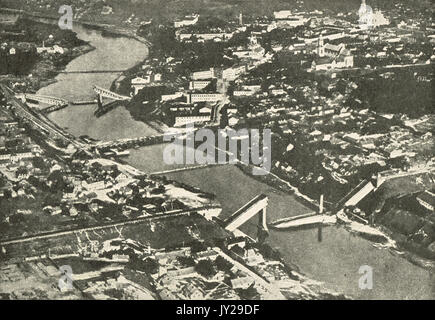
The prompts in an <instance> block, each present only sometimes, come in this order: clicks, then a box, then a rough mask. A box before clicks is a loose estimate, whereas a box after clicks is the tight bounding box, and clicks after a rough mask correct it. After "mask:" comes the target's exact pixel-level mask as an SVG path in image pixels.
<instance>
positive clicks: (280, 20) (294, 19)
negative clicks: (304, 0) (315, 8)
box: [273, 10, 308, 27]
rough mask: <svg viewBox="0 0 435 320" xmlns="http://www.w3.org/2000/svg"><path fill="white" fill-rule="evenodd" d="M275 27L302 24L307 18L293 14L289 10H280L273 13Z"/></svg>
mask: <svg viewBox="0 0 435 320" xmlns="http://www.w3.org/2000/svg"><path fill="white" fill-rule="evenodd" d="M273 15H274V18H275V25H276V26H277V27H298V26H303V25H304V24H305V22H307V21H308V19H306V18H304V17H303V16H300V15H293V14H292V13H291V11H290V10H281V11H276V12H274V13H273Z"/></svg>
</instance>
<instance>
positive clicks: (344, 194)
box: [0, 0, 435, 300]
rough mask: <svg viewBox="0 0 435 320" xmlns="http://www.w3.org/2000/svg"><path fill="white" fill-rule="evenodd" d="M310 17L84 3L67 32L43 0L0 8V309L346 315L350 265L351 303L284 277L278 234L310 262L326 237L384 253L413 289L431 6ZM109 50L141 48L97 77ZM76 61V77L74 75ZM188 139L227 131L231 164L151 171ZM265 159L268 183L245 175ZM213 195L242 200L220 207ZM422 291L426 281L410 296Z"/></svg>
mask: <svg viewBox="0 0 435 320" xmlns="http://www.w3.org/2000/svg"><path fill="white" fill-rule="evenodd" d="M6 2H8V1H6ZM18 2H23V3H25V2H26V3H27V2H28V1H24V0H23V1H18ZM73 2H75V1H73ZM217 2H219V1H217ZM371 2H372V3H371ZM309 3H311V1H305V2H304V1H301V0H299V1H294V3H292V5H291V6H290V5H289V6H288V7H286V6H285V5H280V6H277V8H275V9H273V10H272V11H271V12H269V13H268V14H262V15H259V14H254V13H252V11H250V10H244V8H237V11H231V12H232V14H227V15H224V14H222V15H221V14H216V15H213V14H209V13H208V14H207V12H206V11H205V12H202V11H201V10H193V9H192V10H191V9H188V6H187V7H186V8H185V10H186V12H184V11H183V12H181V11H180V12H178V13H176V14H174V15H168V16H165V17H162V15H161V14H155V15H151V16H148V15H147V14H144V15H143V16H141V15H140V14H139V12H140V11H137V12H138V13H137V14H134V13H132V14H131V15H130V14H127V12H128V10H129V9H126V8H124V9H125V10H126V11H125V12H124V11H123V9H122V8H120V7H119V6H118V5H113V4H112V1H91V2H90V3H89V4H78V3H77V5H76V6H75V7H74V9H75V15H74V23H76V21H79V22H80V23H82V24H83V25H80V27H79V28H84V29H86V28H89V29H86V31H83V32H82V31H77V29H74V28H73V29H72V30H60V29H59V28H58V27H57V25H56V23H57V22H56V20H53V19H56V18H55V17H57V16H58V14H57V9H58V8H57V7H56V5H57V3H56V1H54V0H39V1H35V2H32V4H29V6H31V7H32V6H34V7H33V8H34V9H35V10H33V12H32V11H27V10H26V9H24V10H23V9H22V7H17V6H16V5H15V4H14V3H12V2H11V3H8V4H7V5H6V7H7V8H4V9H3V8H2V11H0V16H1V18H0V42H1V43H2V44H1V48H0V56H1V59H0V89H1V90H0V230H1V237H0V247H1V252H0V269H1V270H2V272H1V274H0V276H1V278H0V297H1V298H2V299H103V300H106V299H124V300H126V299H139V300H156V299H163V300H200V299H201V300H203V299H206V300H207V299H208V300H219V299H231V300H233V299H235V300H240V299H242V300H265V299H266V300H268V299H290V300H292V299H298V300H301V299H308V300H310V299H352V298H354V297H355V295H358V293H357V291H358V290H359V289H358V278H357V276H358V274H357V272H358V268H359V265H358V266H352V267H353V268H354V269H355V273H356V275H355V277H356V278H355V279H356V280H355V281H354V282H355V283H354V285H355V288H353V287H352V288H350V284H349V282H348V281H349V280H343V279H341V280H331V281H333V284H334V285H331V284H330V283H328V279H329V277H328V276H326V275H325V273H321V272H320V271H318V270H315V268H309V267H307V264H308V263H306V264H304V267H305V268H308V271H306V272H307V273H305V270H304V267H302V266H300V265H299V263H297V262H294V260H293V259H300V262H301V263H305V261H303V258H301V257H300V256H299V254H298V252H296V251H297V250H296V251H291V250H292V249H291V247H292V242H290V241H284V242H283V241H277V239H287V238H285V237H286V235H290V234H294V235H295V237H292V239H293V241H295V240H294V239H299V240H297V241H298V242H300V245H301V246H305V245H306V246H307V247H310V248H313V247H315V245H314V244H313V243H311V242H310V244H308V243H307V244H305V243H304V242H303V241H304V239H307V236H305V238H304V235H302V234H301V233H302V232H305V231H306V230H311V231H314V232H315V234H316V237H315V238H316V239H315V242H314V243H315V244H321V243H325V242H327V240H325V238H326V237H328V236H330V232H332V231H330V230H331V228H334V230H337V232H338V233H339V234H340V235H335V234H334V236H331V237H334V238H339V237H340V238H341V240H343V241H344V242H346V241H347V240H345V239H347V237H348V236H347V235H348V234H349V235H351V237H353V238H357V240H352V241H355V242H357V241H364V244H359V243H358V244H352V245H355V246H360V247H364V248H366V247H367V246H369V245H370V246H371V247H373V248H376V249H373V250H383V251H376V254H375V253H373V255H378V256H377V257H380V256H382V257H385V256H388V255H390V253H389V250H390V251H391V252H400V253H401V254H400V257H393V258H391V259H394V262H392V261H393V260H388V261H389V262H388V263H390V264H393V263H397V264H398V265H399V264H400V263H399V262H397V261H398V260H396V259H400V261H402V260H403V261H405V262H406V263H407V262H408V261H409V262H412V264H413V266H414V267H415V268H418V270H419V271H418V272H422V273H424V275H425V276H428V277H429V272H427V273H426V271H427V270H429V269H431V268H433V266H434V261H435V209H434V205H435V180H434V174H435V146H434V141H435V140H434V139H433V134H434V129H435V115H434V110H435V109H434V107H433V97H432V91H433V90H432V78H433V63H434V61H435V51H434V48H433V44H434V41H435V29H434V24H433V22H432V14H431V13H432V12H433V6H432V5H431V4H429V5H428V8H429V9H428V10H425V9H427V7H426V6H427V4H425V1H422V3H423V4H422V5H421V6H420V5H416V6H410V5H407V4H402V3H400V1H399V2H398V3H395V4H391V3H388V4H383V5H381V4H379V1H370V0H367V1H365V0H362V1H361V2H360V3H359V4H357V5H355V6H354V7H352V8H353V9H352V10H353V11H345V10H340V8H335V9H327V8H325V9H322V8H318V9H313V8H310V4H309ZM103 4H104V5H103ZM138 6H140V5H138ZM96 8H97V9H96ZM95 10H98V12H97V13H98V19H96V20H95V21H93V20H91V18H89V17H90V16H92V15H93V14H94V13H95V12H94V11H95ZM150 10H151V11H157V10H158V8H154V7H152V6H151V7H150ZM121 12H123V14H121ZM50 19H51V20H52V22H50V21H51V20H50ZM53 21H54V22H53ZM111 25H114V26H115V25H116V27H113V28H112V27H110V26H111ZM76 32H77V34H78V35H80V36H78V35H77V34H76ZM99 37H100V38H99ZM124 37H125V39H128V41H131V42H129V43H132V42H133V41H134V42H135V43H138V44H139V45H141V46H144V47H145V45H146V48H147V52H146V56H144V55H145V54H144V53H143V52H142V51H144V50H142V49H140V50H138V52H141V53H140V54H139V53H138V54H137V57H136V56H135V54H136V53H132V54H131V56H134V58H129V59H131V63H130V64H127V63H125V60H124V59H122V57H121V58H120V59H119V61H118V60H116V62H113V63H110V61H104V59H108V60H110V59H115V58H114V57H110V58H109V55H107V54H105V53H104V51H105V50H106V51H110V50H119V52H123V50H128V49H126V47H125V46H126V44H125V43H121V44H118V43H117V42H116V41H123V40H122V39H124ZM82 38H84V39H85V40H83V39H82ZM95 39H97V40H95ZM105 43H110V44H109V45H107V47H106V46H105ZM98 46H103V49H101V48H99V47H98ZM141 48H142V47H141ZM131 50H132V52H133V49H131ZM117 54H118V55H119V56H120V55H121V54H120V53H118V52H117ZM92 55H94V56H92ZM113 56H116V54H113ZM86 57H95V58H93V59H95V64H92V62H89V61H88V60H85V61H84V62H83V63H82V64H78V63H77V64H76V65H75V64H74V63H75V61H78V60H79V59H87V58H86ZM88 59H89V60H90V59H91V58H88ZM125 59H127V58H125ZM114 61H115V60H114ZM87 64H89V66H88V65H87ZM91 65H92V67H91ZM108 80H110V81H108ZM68 81H70V82H69V84H66V83H68ZM62 86H64V87H62ZM75 86H77V89H74V87H75ZM80 86H83V87H80ZM50 88H63V92H61V90H59V89H53V90H50ZM71 88H72V89H71ZM103 98H104V99H105V100H104V99H103ZM107 100H110V101H109V102H107ZM80 117H82V118H80ZM108 119H112V120H108ZM126 119H128V120H126ZM81 121H83V126H81V127H80V122H81ZM98 123H104V124H105V127H107V128H108V129H106V128H105V130H106V131H104V134H100V133H97V131H98V130H102V129H101V128H100V127H98V126H99V124H98ZM106 124H107V125H106ZM94 125H95V126H94ZM101 126H102V125H101ZM129 126H130V127H131V129H129ZM193 126H194V127H195V130H199V129H205V128H207V129H210V130H212V132H215V133H217V138H218V139H219V138H221V135H222V132H225V131H224V130H233V131H234V132H235V133H236V136H235V137H231V136H225V138H224V141H227V140H231V139H233V141H229V144H230V145H231V143H232V142H233V143H234V141H237V143H236V150H235V154H233V155H232V156H233V159H234V158H236V161H233V163H232V164H227V163H226V162H225V163H222V162H219V161H217V160H218V156H219V152H217V153H215V152H213V155H214V156H215V157H216V161H213V160H215V159H212V161H209V162H207V164H202V165H197V166H195V164H194V163H188V162H182V163H178V162H177V163H164V157H163V156H161V153H162V151H161V149H163V148H164V146H165V142H167V141H166V140H165V135H167V133H168V132H170V133H173V135H174V137H178V139H180V137H181V139H182V138H183V137H187V136H188V134H189V128H192V127H193ZM144 128H146V129H144ZM245 129H248V130H253V129H255V130H259V131H260V132H264V130H266V129H268V130H270V132H271V144H270V146H265V143H261V144H260V145H250V146H249V149H250V151H251V152H249V153H248V156H246V155H247V152H246V150H245V149H244V148H243V143H244V142H243V140H244V139H246V137H245V135H244V134H242V132H245V131H244V130H245ZM118 130H119V131H121V133H118ZM110 131H113V133H111V132H110ZM237 133H239V134H238V135H237ZM106 136H107V137H106ZM248 138H249V135H248ZM263 138H264V137H263ZM260 140H261V139H260ZM239 142H240V143H239ZM199 144H200V143H199V142H198V141H196V142H194V143H193V145H192V147H193V149H195V148H198V146H199ZM260 147H261V148H260ZM264 148H266V149H267V148H269V149H268V150H267V153H268V154H270V155H271V159H270V160H271V163H270V165H271V166H270V168H268V170H265V169H264V168H263V169H261V168H258V167H256V166H257V165H258V163H252V161H251V160H252V159H251V158H252V157H253V156H252V154H253V153H255V152H253V151H255V150H257V149H262V150H263V153H264V152H265V150H266V149H264ZM185 151H186V154H188V153H189V151H191V150H189V148H188V147H187V146H186V149H185ZM216 151H222V150H220V149H219V147H218V146H216ZM233 151H234V150H233ZM192 152H193V151H192ZM150 154H153V155H154V156H150ZM249 154H251V157H250V156H249ZM227 156H229V157H230V158H231V155H230V154H225V157H227ZM147 157H149V158H147ZM186 157H187V156H186ZM157 162H161V163H162V164H158V165H157V164H156V163H157ZM175 165H176V166H175ZM230 166H231V167H230ZM232 166H234V170H237V174H235V173H234V172H235V171H234V170H233V167H232ZM229 168H231V169H229ZM255 169H257V170H260V169H261V170H262V174H261V175H255V174H253V173H254V172H255ZM201 170H202V171H201ZM214 170H216V171H217V170H222V171H218V172H217V173H213V172H214ZM224 170H233V171H230V173H227V171H224ZM200 171H201V172H205V174H204V175H199V174H198V176H197V175H196V174H197V172H200ZM265 171H267V172H265ZM231 172H233V173H231ZM213 175H216V177H215V176H213ZM225 177H227V179H226V180H225ZM238 177H243V179H242V178H238ZM244 179H251V180H244ZM230 180H231V181H230ZM232 180H235V181H236V182H237V180H240V181H241V180H243V181H250V182H249V183H252V185H247V184H246V183H245V184H244V185H242V186H241V187H240V189H234V190H232V186H234V185H235V182H234V181H232ZM220 183H222V185H223V187H222V185H220ZM260 185H261V187H257V186H260ZM221 189H224V191H222V190H221ZM245 189H248V190H249V194H246V196H245ZM242 190H243V191H242ZM237 193H240V194H243V197H241V199H237V202H236V201H234V203H232V201H233V200H231V197H230V194H234V196H235V197H236V196H237ZM284 198H285V199H286V200H285V201H284V200H283V202H282V203H280V202H279V201H280V199H284ZM242 199H243V200H242ZM287 201H290V202H291V203H292V204H289V203H290V202H287ZM278 211H279V214H278V213H277V212H278ZM343 232H344V233H345V234H346V235H343ZM296 235H299V236H300V238H297V237H296ZM310 241H311V240H310ZM284 243H285V244H284ZM337 243H340V242H339V241H338V240H337ZM294 245H295V247H296V244H294ZM336 245H337V248H339V247H338V244H336ZM379 246H382V247H383V248H384V249H378V247H379ZM288 247H290V248H288ZM385 248H386V249H385ZM282 250H284V251H282ZM289 250H290V251H289ZM313 250H314V252H315V250H320V249H313ZM325 250H326V249H325ZM335 250H336V251H343V252H347V250H348V249H343V248H341V249H335ZM370 250H372V249H370ZM288 252H292V254H288ZM324 254H325V256H328V257H327V258H323V259H330V257H332V256H331V255H330V254H329V253H328V254H326V253H324ZM312 259H316V258H315V257H312ZM373 259H375V258H373ZM379 259H380V258H379ZM385 259H387V258H385ZM356 260H363V259H356ZM311 264H312V263H311ZM385 265H387V263H385ZM65 266H68V268H70V269H71V270H72V274H71V275H69V274H68V272H65V270H64V269H63V267H65ZM62 270H63V271H62ZM68 270H69V269H68ZM316 272H317V273H318V275H319V276H317V275H316ZM343 273H344V272H343ZM320 275H321V276H320ZM59 279H64V281H59ZM335 281H337V282H335ZM338 281H341V282H338ZM410 281H411V280H410ZM422 281H424V280H422ZM390 285H391V284H385V288H391V287H389V286H390ZM432 289H433V284H431V283H430V281H427V295H423V298H431V299H433V298H434V297H433V290H432ZM390 291H391V290H388V289H385V291H384V292H382V293H376V294H379V296H378V297H381V298H385V297H391V296H389V294H392V293H391V292H390ZM421 292H422V294H425V290H422V291H421ZM362 294H366V293H362ZM399 294H401V296H407V297H408V295H407V294H405V293H403V292H402V293H399V292H398V293H397V295H399ZM431 294H432V296H431ZM411 296H412V295H411ZM361 297H363V298H367V297H368V298H374V296H364V295H363V296H357V298H361ZM396 297H398V296H394V298H396ZM416 298H421V297H418V296H416Z"/></svg>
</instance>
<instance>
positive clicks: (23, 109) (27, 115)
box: [0, 84, 88, 149]
mask: <svg viewBox="0 0 435 320" xmlns="http://www.w3.org/2000/svg"><path fill="white" fill-rule="evenodd" d="M0 89H1V90H2V92H3V94H4V96H5V97H6V99H7V100H8V101H9V102H10V103H11V104H12V105H13V106H14V107H15V111H16V113H17V115H18V116H20V117H22V118H24V119H27V120H28V121H30V122H31V123H32V124H33V125H35V126H36V127H38V128H39V129H41V130H43V131H44V132H48V133H49V134H50V135H54V136H56V137H59V138H62V139H63V140H65V141H66V142H69V143H71V144H72V145H74V146H75V147H76V148H78V149H88V146H87V145H86V144H84V143H82V142H79V141H77V140H75V139H74V138H73V137H71V136H70V135H68V134H67V133H65V132H64V131H62V130H61V129H59V128H57V127H56V126H55V125H54V124H52V123H51V122H50V121H49V120H48V119H44V118H41V117H39V116H38V115H36V114H35V113H34V112H32V111H31V110H30V109H29V107H28V106H27V105H25V104H24V103H23V102H21V101H20V100H18V99H17V98H16V97H15V93H14V92H13V91H12V90H11V89H10V88H8V87H7V86H6V85H4V84H0Z"/></svg>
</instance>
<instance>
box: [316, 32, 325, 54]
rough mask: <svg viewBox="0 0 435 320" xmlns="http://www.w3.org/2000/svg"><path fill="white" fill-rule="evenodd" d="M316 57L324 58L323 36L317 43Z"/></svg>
mask: <svg viewBox="0 0 435 320" xmlns="http://www.w3.org/2000/svg"><path fill="white" fill-rule="evenodd" d="M317 55H318V56H319V57H324V56H325V42H324V41H323V35H320V36H319V41H318V43H317Z"/></svg>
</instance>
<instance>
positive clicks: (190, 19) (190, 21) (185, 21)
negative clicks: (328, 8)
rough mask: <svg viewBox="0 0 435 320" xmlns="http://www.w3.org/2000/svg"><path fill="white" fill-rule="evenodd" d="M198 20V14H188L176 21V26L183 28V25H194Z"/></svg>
mask: <svg viewBox="0 0 435 320" xmlns="http://www.w3.org/2000/svg"><path fill="white" fill-rule="evenodd" d="M198 20H199V15H198V14H194V15H190V16H186V17H184V18H183V19H180V20H176V21H174V27H175V28H182V27H187V26H193V25H195V24H196V23H197V22H198Z"/></svg>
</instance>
